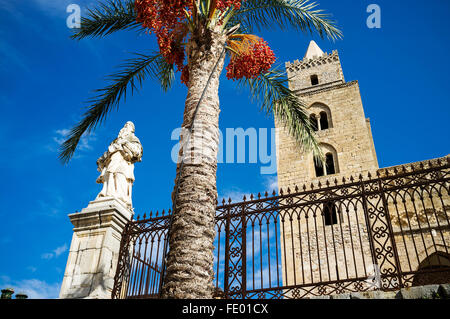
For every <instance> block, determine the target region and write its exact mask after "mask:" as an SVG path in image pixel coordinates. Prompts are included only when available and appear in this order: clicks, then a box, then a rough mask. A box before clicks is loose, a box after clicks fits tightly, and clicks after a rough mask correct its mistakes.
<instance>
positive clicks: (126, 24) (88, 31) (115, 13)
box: [71, 0, 142, 40]
mask: <svg viewBox="0 0 450 319" xmlns="http://www.w3.org/2000/svg"><path fill="white" fill-rule="evenodd" d="M136 28H142V26H141V24H140V23H138V22H136V10H135V7H134V0H126V1H124V2H122V1H120V0H107V1H106V2H105V3H99V4H98V7H97V8H95V9H88V12H87V16H86V17H82V18H81V25H80V28H78V29H75V33H74V34H73V35H72V36H71V38H72V39H78V40H80V39H83V38H86V37H102V36H105V35H109V34H111V33H113V32H115V31H119V30H127V29H136Z"/></svg>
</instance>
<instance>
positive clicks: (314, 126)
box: [309, 114, 319, 131]
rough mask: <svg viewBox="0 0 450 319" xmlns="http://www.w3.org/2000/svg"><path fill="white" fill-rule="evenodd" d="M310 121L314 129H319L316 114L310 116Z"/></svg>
mask: <svg viewBox="0 0 450 319" xmlns="http://www.w3.org/2000/svg"><path fill="white" fill-rule="evenodd" d="M309 121H310V122H311V126H312V128H313V130H314V131H318V130H319V121H317V118H316V115H315V114H311V115H310V116H309Z"/></svg>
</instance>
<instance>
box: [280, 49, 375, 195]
mask: <svg viewBox="0 0 450 319" xmlns="http://www.w3.org/2000/svg"><path fill="white" fill-rule="evenodd" d="M286 70H287V75H288V78H289V87H290V89H291V90H293V91H294V92H295V93H296V94H297V95H298V97H299V98H300V99H301V100H302V101H303V102H304V103H305V104H306V105H307V112H308V114H309V116H310V120H311V122H312V124H313V127H314V128H315V131H316V134H317V135H316V136H317V139H318V141H319V143H320V146H321V148H322V150H323V153H324V154H325V160H324V163H323V164H324V165H317V164H316V163H315V162H314V159H313V156H312V154H305V153H303V152H302V151H301V150H300V149H299V147H298V146H297V145H296V142H295V140H294V139H293V138H292V137H291V136H290V135H289V132H288V131H287V129H286V128H284V127H282V126H279V125H278V123H275V127H276V146H277V148H276V150H277V171H278V186H279V187H280V188H283V189H285V188H287V187H291V188H292V187H294V186H295V185H298V186H299V187H300V186H301V185H303V184H307V185H309V184H311V182H313V183H314V184H317V182H319V181H321V183H322V184H323V183H324V182H325V180H327V179H330V180H334V179H335V178H337V179H338V180H339V181H341V180H342V177H346V178H348V177H350V176H354V177H355V176H357V175H359V174H364V173H366V174H367V172H369V171H370V172H373V171H376V170H377V169H378V161H377V156H376V153H375V146H374V143H373V138H372V132H371V128H370V121H369V119H367V118H366V117H365V115H364V109H363V105H362V101H361V94H360V91H359V85H358V81H351V82H346V81H345V79H344V74H343V71H342V66H341V62H340V59H339V55H338V52H337V51H333V52H332V53H330V54H328V53H324V52H323V51H322V50H321V49H320V48H319V46H318V45H317V44H316V43H315V42H314V41H311V43H310V44H309V47H308V50H307V52H306V54H305V56H304V58H303V60H301V61H298V60H296V61H294V62H293V63H290V62H287V63H286Z"/></svg>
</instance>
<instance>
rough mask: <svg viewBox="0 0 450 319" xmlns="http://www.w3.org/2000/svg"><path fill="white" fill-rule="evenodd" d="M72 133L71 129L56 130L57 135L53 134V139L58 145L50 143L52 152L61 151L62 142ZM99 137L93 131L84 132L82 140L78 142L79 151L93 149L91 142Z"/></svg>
mask: <svg viewBox="0 0 450 319" xmlns="http://www.w3.org/2000/svg"><path fill="white" fill-rule="evenodd" d="M69 134H70V130H69V129H61V130H56V131H55V136H53V141H54V142H56V144H57V147H55V146H54V145H49V146H48V149H49V150H50V151H52V152H57V151H59V150H58V149H59V146H61V144H62V143H64V142H65V141H66V139H67V137H68V136H69ZM96 139H97V138H96V137H95V134H93V133H91V134H88V133H84V134H83V135H82V136H81V139H80V141H79V142H78V146H77V151H90V150H91V149H92V146H91V145H90V143H91V142H93V141H95V140H96Z"/></svg>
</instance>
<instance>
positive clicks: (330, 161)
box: [325, 153, 336, 175]
mask: <svg viewBox="0 0 450 319" xmlns="http://www.w3.org/2000/svg"><path fill="white" fill-rule="evenodd" d="M325 165H326V170H327V175H332V174H336V167H335V166H334V158H333V154H331V153H327V154H326V155H325Z"/></svg>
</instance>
